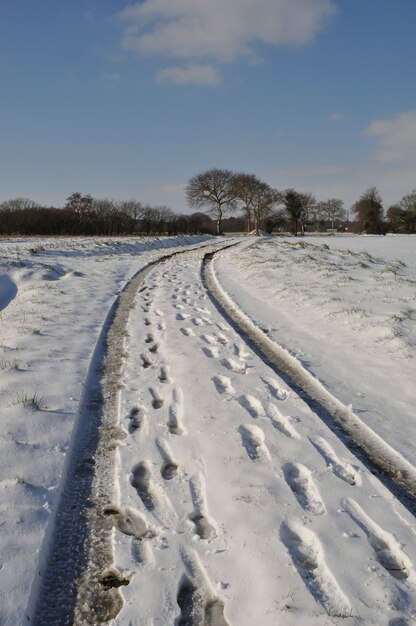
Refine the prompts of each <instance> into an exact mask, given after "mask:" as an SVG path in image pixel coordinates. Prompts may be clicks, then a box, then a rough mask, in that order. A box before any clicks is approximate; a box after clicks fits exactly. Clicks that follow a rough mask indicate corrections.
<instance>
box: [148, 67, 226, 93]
mask: <svg viewBox="0 0 416 626" xmlns="http://www.w3.org/2000/svg"><path fill="white" fill-rule="evenodd" d="M156 82H158V83H168V84H171V85H190V84H192V85H203V86H205V87H213V86H216V85H219V84H220V83H222V77H221V75H220V73H219V72H218V70H217V69H216V68H215V67H213V66H212V65H199V64H196V63H191V64H190V65H188V66H187V67H178V66H174V67H166V68H165V69H163V70H160V71H159V72H157V74H156Z"/></svg>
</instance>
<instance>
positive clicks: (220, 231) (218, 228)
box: [217, 211, 222, 235]
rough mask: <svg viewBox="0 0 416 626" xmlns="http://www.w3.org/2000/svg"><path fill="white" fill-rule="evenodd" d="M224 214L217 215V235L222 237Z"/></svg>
mask: <svg viewBox="0 0 416 626" xmlns="http://www.w3.org/2000/svg"><path fill="white" fill-rule="evenodd" d="M221 226H222V212H221V211H219V212H218V215H217V235H222V228H221Z"/></svg>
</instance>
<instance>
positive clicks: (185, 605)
mask: <svg viewBox="0 0 416 626" xmlns="http://www.w3.org/2000/svg"><path fill="white" fill-rule="evenodd" d="M182 560H183V563H184V565H185V569H186V573H185V574H183V575H182V577H181V580H180V582H179V586H178V593H177V596H176V601H177V603H178V606H179V608H180V610H181V615H180V616H179V618H178V619H177V621H176V622H175V626H202V624H203V625H204V626H229V622H228V621H227V620H226V618H225V616H224V609H225V606H224V602H223V600H221V599H220V598H218V597H217V596H216V595H215V594H214V592H213V589H214V585H213V583H212V582H211V581H210V580H209V578H208V574H207V572H206V571H205V569H204V567H203V566H202V563H201V561H200V559H199V556H198V555H197V553H196V552H194V551H190V550H188V551H186V552H185V550H184V549H182Z"/></svg>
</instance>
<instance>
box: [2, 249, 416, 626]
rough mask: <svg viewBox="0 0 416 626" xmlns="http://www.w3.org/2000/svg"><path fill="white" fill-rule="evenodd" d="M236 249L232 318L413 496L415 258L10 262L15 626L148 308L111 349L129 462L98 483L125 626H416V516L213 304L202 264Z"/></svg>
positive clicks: (116, 406)
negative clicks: (89, 400) (94, 403)
mask: <svg viewBox="0 0 416 626" xmlns="http://www.w3.org/2000/svg"><path fill="white" fill-rule="evenodd" d="M198 242H201V245H202V246H205V248H202V249H199V245H196V248H195V250H193V251H186V252H184V254H179V255H176V256H174V257H172V258H171V259H169V260H167V261H164V262H163V263H161V264H159V265H155V266H154V268H152V269H151V270H150V271H149V273H148V274H147V275H145V276H143V279H141V282H140V283H138V284H139V285H140V287H139V288H138V289H137V291H136V292H132V291H131V290H130V292H128V291H122V290H123V288H124V286H125V285H126V283H127V282H128V281H129V279H130V278H131V277H132V276H134V275H135V274H136V273H137V271H138V270H139V269H140V268H143V267H144V266H145V265H146V264H147V263H149V262H150V261H152V260H156V259H157V258H158V257H160V256H162V255H163V254H164V250H162V248H166V249H167V248H168V247H169V246H173V245H181V246H182V248H180V249H181V250H185V246H186V245H193V246H194V247H195V244H198ZM237 242H238V245H236V246H235V247H231V248H228V249H227V250H224V251H222V252H219V253H217V254H215V256H214V261H213V269H214V271H215V273H213V278H215V281H217V283H218V290H219V291H218V292H219V293H220V294H222V297H223V299H224V303H223V304H224V306H225V305H227V306H228V307H230V311H231V308H233V310H234V311H236V312H237V314H238V319H239V321H240V322H244V323H247V324H249V323H250V324H251V325H252V326H253V327H254V331H255V332H257V333H259V337H260V338H261V342H262V345H264V346H266V347H267V349H268V350H269V352H270V355H272V356H273V355H280V357H279V358H283V360H284V361H285V362H286V363H289V364H292V366H293V370H292V373H293V374H294V375H295V376H298V377H299V378H296V380H295V382H296V384H297V386H298V387H299V386H300V383H302V384H303V382H302V381H304V383H305V385H307V386H308V385H309V387H308V389H312V392H313V393H315V394H316V395H315V397H318V396H319V400H320V401H321V402H322V403H324V402H325V401H326V399H328V403H329V404H328V406H329V409H331V410H332V411H333V412H334V414H337V412H338V415H343V417H344V419H345V420H346V421H347V422H349V424H350V426H351V427H352V429H353V430H355V434H356V436H357V437H360V438H361V439H363V441H367V442H368V441H369V442H370V445H373V444H374V442H376V443H377V446H378V447H377V452H378V453H379V454H380V455H381V456H384V457H386V458H387V457H388V459H389V461H390V463H391V464H392V465H393V466H394V467H399V466H400V467H402V468H406V470H407V476H408V478H409V481H410V480H411V479H412V476H413V474H412V471H414V468H413V466H412V462H413V460H414V441H415V437H414V435H415V432H414V430H415V423H414V419H413V407H414V404H415V391H416V390H415V385H414V380H415V372H414V369H415V367H414V356H415V355H414V348H415V345H416V342H415V335H414V332H415V331H414V323H412V322H413V313H412V311H413V312H414V311H415V310H416V306H415V304H416V303H415V290H414V285H415V284H416V258H415V257H414V242H415V240H414V239H413V238H411V237H397V238H396V237H388V238H387V237H384V238H383V237H365V238H364V237H342V238H341V237H325V238H313V239H312V238H308V239H295V238H288V239H280V238H279V239H270V238H266V237H262V238H260V239H258V238H254V237H252V238H244V239H242V240H241V241H238V240H236V239H235V240H233V241H231V242H228V241H225V242H222V241H221V240H203V239H202V238H199V239H196V238H194V239H193V240H191V239H189V238H188V239H187V240H184V239H182V240H177V241H172V240H163V239H161V240H156V241H151V242H149V241H148V240H146V241H143V240H134V239H131V240H121V239H120V240H111V241H110V240H105V239H102V240H87V239H85V240H76V239H68V240H62V239H47V240H43V241H41V242H39V241H38V240H36V241H30V240H28V241H21V240H13V241H7V242H2V244H1V245H0V253H1V254H2V255H3V256H2V257H1V259H0V263H1V265H0V307H2V310H1V312H0V315H1V326H0V335H1V339H0V366H1V383H0V384H1V390H2V409H1V428H2V430H1V434H2V437H1V439H0V450H1V466H2V476H1V483H0V506H1V510H2V516H1V531H2V532H1V535H0V547H1V569H0V593H1V596H0V597H1V600H0V623H2V624H3V623H4V624H6V625H7V626H9V625H10V626H11V625H13V626H14V625H15V624H17V623H21V620H22V616H25V615H26V614H29V616H30V617H31V618H32V622H33V616H34V615H35V606H36V601H37V598H38V595H39V593H40V587H39V582H40V583H41V581H42V580H43V579H44V578H45V577H46V574H47V572H45V570H46V569H47V568H48V567H49V566H48V561H47V559H46V554H47V550H48V547H50V545H52V544H51V536H52V534H53V532H54V511H55V510H56V507H57V504H58V502H59V497H60V494H62V493H63V490H64V487H65V483H66V482H67V481H68V475H67V472H68V468H67V470H65V457H67V462H66V463H67V464H68V459H69V458H70V456H71V451H72V453H73V450H74V449H75V447H76V446H77V444H78V442H77V440H76V437H77V432H79V431H77V429H75V428H74V426H75V425H76V423H77V420H78V422H79V419H80V415H81V416H82V412H81V413H80V410H81V409H80V407H82V397H83V392H88V389H89V385H91V375H92V374H93V373H94V363H96V361H95V360H94V358H95V357H94V356H93V353H94V348H95V345H96V344H97V346H98V343H97V341H98V338H99V336H101V337H102V338H105V336H106V334H105V333H106V331H105V322H106V319H107V320H109V319H110V320H111V316H110V317H109V311H110V310H111V307H112V306H113V304H114V302H115V301H116V299H117V298H118V297H119V296H120V298H121V300H120V301H123V299H124V300H125V299H126V298H127V297H128V298H131V297H132V295H133V298H134V301H132V302H131V304H132V305H133V306H132V308H131V310H130V312H129V313H128V308H126V312H125V313H123V315H125V316H126V320H127V322H126V324H127V326H126V328H123V325H122V323H121V322H120V321H118V322H116V323H118V324H119V325H120V324H121V325H120V327H119V328H118V329H117V331H116V332H115V334H114V335H113V336H110V335H109V342H113V345H114V342H119V345H118V347H117V350H118V354H119V358H120V359H121V360H120V362H121V369H118V367H116V366H115V365H113V364H111V363H107V369H109V370H111V371H109V373H107V379H108V380H110V382H111V381H112V383H111V384H112V385H113V387H114V388H117V393H116V395H114V396H113V395H111V397H109V398H105V402H107V403H108V402H109V404H108V405H106V406H107V410H108V406H110V407H111V415H108V414H107V413H106V415H105V419H108V418H109V417H111V420H112V422H111V423H114V424H116V425H117V428H118V434H117V437H116V444H114V443H112V444H111V446H110V447H108V458H107V461H106V465H105V466H102V464H101V463H102V462H101V460H100V458H99V456H97V458H91V459H86V461H88V465H85V462H84V464H83V465H82V468H81V469H82V471H83V472H85V473H87V474H88V473H92V474H94V473H95V474H97V473H98V474H99V473H100V472H101V471H102V472H103V474H102V478H103V477H104V485H101V487H100V488H102V489H103V490H104V491H103V493H104V496H103V498H102V499H101V500H102V501H103V502H104V508H103V511H102V513H103V514H104V517H105V518H106V519H107V520H109V522H110V524H111V525H112V531H111V533H110V539H111V552H112V556H111V558H110V561H109V562H108V563H107V565H106V568H105V569H104V570H103V571H102V577H101V580H102V581H106V582H105V584H106V585H109V586H110V587H112V589H111V593H114V594H118V595H117V597H118V598H120V599H121V601H122V602H120V607H121V610H120V611H119V613H118V615H117V616H116V617H115V618H114V619H113V620H112V621H111V623H113V624H115V625H120V626H124V625H136V624H137V625H140V626H141V625H145V626H155V625H156V624H174V623H176V624H183V625H184V624H192V625H193V626H197V625H199V624H201V625H202V624H207V625H209V626H225V625H226V624H228V625H229V626H237V625H238V626H252V625H253V624H262V626H272V625H273V626H275V625H276V624H285V626H286V625H287V626H291V625H295V624H296V626H298V624H302V625H309V624H310V625H322V626H324V625H325V626H329V625H330V624H336V623H345V624H349V625H357V626H358V625H361V624H375V625H377V626H383V625H385V626H398V625H399V624H401V625H403V624H408V625H410V624H412V623H416V590H415V582H416V577H415V570H414V566H415V563H416V541H415V526H414V518H413V516H412V514H411V513H410V512H409V511H408V510H407V509H406V508H405V507H404V506H403V504H401V503H400V502H399V500H398V499H397V498H396V497H395V495H394V494H393V493H392V492H391V491H389V490H388V489H387V487H386V486H385V485H383V484H382V483H381V482H380V481H379V479H378V478H377V476H375V475H374V474H373V473H372V472H371V471H370V470H369V469H368V467H366V466H364V465H363V463H362V462H361V461H360V459H359V458H358V457H357V456H356V455H355V454H354V452H353V451H352V450H350V449H348V448H347V447H346V446H345V445H344V443H343V442H342V440H341V438H340V436H338V434H337V433H336V432H334V431H333V430H330V429H329V428H328V426H327V425H326V423H325V421H324V420H323V419H322V418H321V417H320V415H319V414H318V413H317V412H315V411H314V410H313V409H312V408H311V407H310V405H308V404H307V403H306V402H305V399H304V398H303V397H301V395H299V393H298V391H297V388H296V387H295V386H294V385H292V384H291V382H290V376H289V374H290V373H291V372H290V371H289V370H288V375H287V376H284V377H283V378H282V377H280V376H279V375H278V374H277V373H276V371H274V370H273V368H272V367H271V366H270V364H268V363H267V362H265V360H264V359H262V358H260V355H259V353H258V351H257V350H253V345H252V342H246V337H245V335H244V334H242V333H241V332H239V330H238V326H236V324H235V323H234V322H233V323H232V324H231V323H230V320H229V318H228V317H227V316H224V315H223V312H221V311H220V310H219V309H218V308H217V306H216V305H215V302H214V300H213V299H212V298H211V297H210V295H209V294H208V292H207V285H208V286H209V281H207V282H205V281H204V280H203V275H202V274H201V260H202V256H203V254H204V252H205V249H208V250H210V249H214V248H215V247H218V246H221V245H223V244H228V243H237ZM206 246H208V248H206ZM178 250H179V248H178ZM168 251H169V250H166V252H168ZM131 284H133V283H131ZM217 295H218V294H217ZM128 306H130V304H128ZM123 319H124V318H123ZM123 323H124V322H123ZM398 329H399V331H400V332H399V331H398ZM247 332H251V327H250V328H249V326H247ZM268 342H270V345H269V343H268ZM282 355H283V357H282ZM273 358H274V357H273ZM91 368H92V369H91ZM289 369H290V368H289ZM104 389H107V387H105V388H104ZM312 392H311V393H312ZM105 393H107V392H105ZM104 395H105V394H104ZM349 405H352V406H351V407H349ZM334 407H335V408H334ZM343 411H345V413H343ZM106 423H107V422H106ZM106 428H108V426H106ZM74 438H75V439H74ZM102 467H103V470H102V469H101V468H102ZM105 477H107V478H108V480H107V479H106V478H105ZM98 478H99V476H98ZM106 480H107V487H108V488H107V492H106V491H105V490H106ZM101 482H102V481H101ZM101 500H100V502H101ZM100 506H102V504H100ZM69 521H71V520H69ZM96 539H99V537H98V536H97V538H96ZM68 541H70V538H68ZM96 543H97V542H96ZM98 545H99V542H98ZM103 546H104V537H103ZM103 551H104V547H103ZM38 572H39V573H40V576H39V575H38ZM103 584H104V583H103ZM114 587H117V588H114ZM106 593H110V591H108V592H106ZM90 601H91V600H90V598H89V597H88V590H86V591H85V593H84V592H83V595H82V602H85V606H84V607H83V610H85V611H88V602H90ZM67 609H68V607H66V606H62V614H61V615H60V616H59V619H60V620H61V621H60V623H73V622H72V621H68V620H70V617H68V618H66V617H65V615H66V613H65V611H66V610H67ZM64 613H65V614H64ZM68 615H69V612H68ZM65 620H66V621H65ZM175 620H176V621H175ZM38 623H40V622H38ZM48 623H52V622H48ZM76 623H81V622H76ZM92 623H94V622H92ZM95 623H104V622H95Z"/></svg>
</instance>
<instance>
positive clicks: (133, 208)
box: [118, 200, 143, 233]
mask: <svg viewBox="0 0 416 626" xmlns="http://www.w3.org/2000/svg"><path fill="white" fill-rule="evenodd" d="M118 209H119V211H120V213H121V214H122V215H123V216H124V217H125V219H126V226H127V229H128V232H130V233H134V232H135V231H136V230H137V227H138V223H139V220H140V218H141V217H142V214H143V204H142V203H141V202H138V201H137V200H123V201H121V202H119V204H118Z"/></svg>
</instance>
